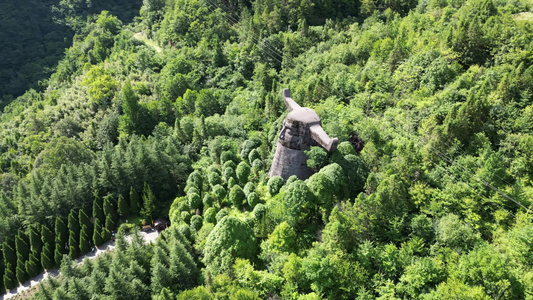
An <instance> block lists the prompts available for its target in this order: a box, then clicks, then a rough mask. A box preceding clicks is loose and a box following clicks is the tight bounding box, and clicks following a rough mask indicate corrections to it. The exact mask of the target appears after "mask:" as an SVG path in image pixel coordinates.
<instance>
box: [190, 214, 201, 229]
mask: <svg viewBox="0 0 533 300" xmlns="http://www.w3.org/2000/svg"><path fill="white" fill-rule="evenodd" d="M203 222H204V220H203V219H202V217H201V216H199V215H194V216H192V218H191V228H192V229H193V230H194V231H198V230H200V228H202V224H203Z"/></svg>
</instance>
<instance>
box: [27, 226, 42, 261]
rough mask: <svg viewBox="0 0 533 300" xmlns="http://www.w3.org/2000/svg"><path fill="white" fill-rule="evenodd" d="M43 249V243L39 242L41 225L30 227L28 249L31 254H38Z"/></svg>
mask: <svg viewBox="0 0 533 300" xmlns="http://www.w3.org/2000/svg"><path fill="white" fill-rule="evenodd" d="M42 248H43V241H42V240H41V225H37V226H32V227H31V228H30V249H31V252H32V253H37V254H40V253H41V251H42Z"/></svg>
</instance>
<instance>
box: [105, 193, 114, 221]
mask: <svg viewBox="0 0 533 300" xmlns="http://www.w3.org/2000/svg"><path fill="white" fill-rule="evenodd" d="M103 210H104V217H107V216H111V219H113V220H114V219H116V218H117V216H116V211H115V207H114V206H113V203H112V202H111V196H106V197H104V205H103Z"/></svg>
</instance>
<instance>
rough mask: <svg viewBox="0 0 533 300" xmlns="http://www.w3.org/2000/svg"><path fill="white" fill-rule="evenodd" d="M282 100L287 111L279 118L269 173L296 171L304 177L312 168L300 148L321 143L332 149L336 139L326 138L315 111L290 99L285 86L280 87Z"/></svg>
mask: <svg viewBox="0 0 533 300" xmlns="http://www.w3.org/2000/svg"><path fill="white" fill-rule="evenodd" d="M283 102H285V106H287V109H288V110H289V114H288V115H287V117H285V120H284V121H283V128H282V129H281V132H280V134H279V137H278V144H277V146H276V154H275V155H274V160H273V161H272V166H271V167H270V173H269V175H270V177H273V176H281V177H282V178H283V179H285V180H287V178H289V177H290V176H292V175H296V176H298V178H300V179H302V180H305V179H307V178H309V177H310V176H311V175H313V170H312V169H311V168H309V167H308V166H307V155H306V154H305V153H304V151H305V150H309V149H310V148H311V146H322V148H324V149H326V151H328V152H330V151H335V149H337V145H338V144H339V140H338V139H337V138H333V139H332V138H330V137H329V136H328V135H327V133H326V132H325V131H324V129H322V122H321V121H320V118H319V117H318V115H317V114H316V112H315V111H313V110H312V109H309V108H307V107H301V106H300V105H298V103H296V102H295V101H294V100H292V98H291V92H290V91H289V89H284V90H283Z"/></svg>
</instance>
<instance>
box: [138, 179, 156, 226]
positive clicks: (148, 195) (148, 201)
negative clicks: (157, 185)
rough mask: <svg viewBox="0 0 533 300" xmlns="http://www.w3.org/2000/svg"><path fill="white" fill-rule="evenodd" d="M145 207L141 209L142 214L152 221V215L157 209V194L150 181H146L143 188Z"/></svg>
mask: <svg viewBox="0 0 533 300" xmlns="http://www.w3.org/2000/svg"><path fill="white" fill-rule="evenodd" d="M142 198H143V202H144V205H143V209H142V210H141V216H142V217H143V218H145V220H147V221H148V220H149V221H150V222H151V221H152V215H153V214H154V211H155V196H154V193H152V189H151V188H150V185H149V184H148V183H146V182H145V183H144V188H143V197H142Z"/></svg>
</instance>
